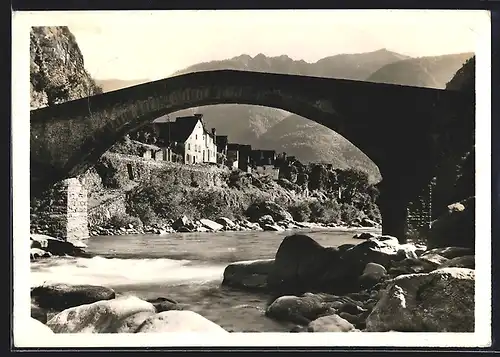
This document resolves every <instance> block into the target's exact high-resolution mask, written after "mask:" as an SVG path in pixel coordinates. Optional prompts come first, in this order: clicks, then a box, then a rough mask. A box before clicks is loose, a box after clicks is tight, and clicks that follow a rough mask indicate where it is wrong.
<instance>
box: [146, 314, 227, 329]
mask: <svg viewBox="0 0 500 357" xmlns="http://www.w3.org/2000/svg"><path fill="white" fill-rule="evenodd" d="M163 332H209V333H216V332H220V333H228V332H227V331H226V330H224V329H223V328H222V327H220V326H219V325H217V324H216V323H214V322H212V321H210V320H208V319H206V318H205V317H203V316H201V315H199V314H197V313H196V312H193V311H188V310H184V311H175V310H173V311H164V312H160V313H158V314H155V315H153V316H151V317H149V318H147V319H146V320H145V321H144V322H143V323H142V325H141V326H140V327H139V329H138V330H137V333H163Z"/></svg>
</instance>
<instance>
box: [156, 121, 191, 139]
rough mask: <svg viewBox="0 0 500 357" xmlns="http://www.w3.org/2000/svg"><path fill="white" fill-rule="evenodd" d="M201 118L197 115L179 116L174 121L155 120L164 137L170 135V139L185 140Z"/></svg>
mask: <svg viewBox="0 0 500 357" xmlns="http://www.w3.org/2000/svg"><path fill="white" fill-rule="evenodd" d="M199 120H200V118H199V117H196V116H188V117H179V118H176V120H175V121H174V122H155V124H156V125H158V126H159V127H160V130H161V135H162V137H163V138H166V137H169V138H170V141H178V142H184V141H186V140H187V139H188V138H189V136H190V135H191V133H192V132H193V130H194V128H195V126H196V124H197V123H198V121H199Z"/></svg>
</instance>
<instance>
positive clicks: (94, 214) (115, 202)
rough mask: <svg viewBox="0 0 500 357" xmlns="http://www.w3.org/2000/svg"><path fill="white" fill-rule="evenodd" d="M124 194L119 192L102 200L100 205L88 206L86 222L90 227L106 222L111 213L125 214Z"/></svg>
mask: <svg viewBox="0 0 500 357" xmlns="http://www.w3.org/2000/svg"><path fill="white" fill-rule="evenodd" d="M125 213H126V205H125V194H124V193H120V194H117V195H116V196H114V197H112V198H110V199H108V200H106V201H105V202H102V203H101V204H100V205H98V206H95V207H92V208H89V210H88V223H89V225H90V226H91V227H94V226H99V225H102V224H104V223H105V222H107V221H108V220H109V219H110V218H111V217H112V216H113V215H125Z"/></svg>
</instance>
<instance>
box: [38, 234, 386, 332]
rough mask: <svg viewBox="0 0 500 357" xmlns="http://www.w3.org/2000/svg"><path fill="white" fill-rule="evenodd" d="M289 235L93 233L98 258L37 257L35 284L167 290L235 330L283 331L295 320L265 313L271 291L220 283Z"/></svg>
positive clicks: (340, 237)
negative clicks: (232, 266) (230, 270)
mask: <svg viewBox="0 0 500 357" xmlns="http://www.w3.org/2000/svg"><path fill="white" fill-rule="evenodd" d="M359 231H360V230H356V232H359ZM362 231H372V232H377V231H374V230H369V229H367V230H362ZM301 232H304V233H305V234H307V235H309V236H310V237H312V238H313V239H314V240H316V241H317V242H318V243H320V244H321V245H323V246H338V245H341V244H346V243H353V244H357V243H359V240H355V239H352V236H353V235H354V233H355V231H353V230H347V229H344V230H342V229H336V230H301ZM289 234H291V232H290V231H288V232H254V231H252V232H221V233H179V234H168V235H124V236H102V237H99V236H97V237H91V238H89V239H88V241H86V244H87V245H88V248H87V249H86V250H87V251H88V252H89V253H92V254H94V255H95V256H94V257H93V258H70V257H67V258H60V257H58V258H49V259H43V260H39V261H37V262H34V263H31V285H32V286H35V285H39V284H42V283H44V282H47V283H67V284H93V285H102V286H107V287H111V288H113V289H114V290H115V291H116V293H117V294H123V295H136V296H138V297H140V298H143V299H150V298H157V297H168V298H171V299H174V300H176V301H177V302H178V303H179V304H180V305H181V306H182V307H183V308H184V309H188V310H193V311H196V312H197V313H199V314H201V315H203V316H205V317H206V318H208V319H209V320H212V321H214V322H215V323H217V324H219V325H220V326H222V327H224V328H225V329H227V330H229V331H236V332H271V331H273V332H285V331H289V330H290V328H291V325H290V324H287V323H280V322H276V321H274V320H271V319H269V318H267V317H265V316H264V311H265V308H266V305H267V300H268V299H269V297H268V296H266V295H265V294H259V293H249V292H242V291H238V290H234V289H230V288H225V287H221V286H220V284H221V282H222V277H223V273H224V268H225V267H226V266H227V265H228V264H229V263H231V262H236V261H242V260H254V259H266V258H274V256H275V254H276V251H277V250H278V247H279V245H280V243H281V241H282V240H283V238H284V237H285V236H287V235H289Z"/></svg>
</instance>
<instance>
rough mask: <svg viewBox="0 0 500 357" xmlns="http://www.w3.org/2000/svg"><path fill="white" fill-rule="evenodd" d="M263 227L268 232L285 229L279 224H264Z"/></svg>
mask: <svg viewBox="0 0 500 357" xmlns="http://www.w3.org/2000/svg"><path fill="white" fill-rule="evenodd" d="M262 229H263V230H265V231H268V232H283V231H284V230H285V229H284V228H283V227H280V226H278V225H277V224H264V225H263V226H262Z"/></svg>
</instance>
